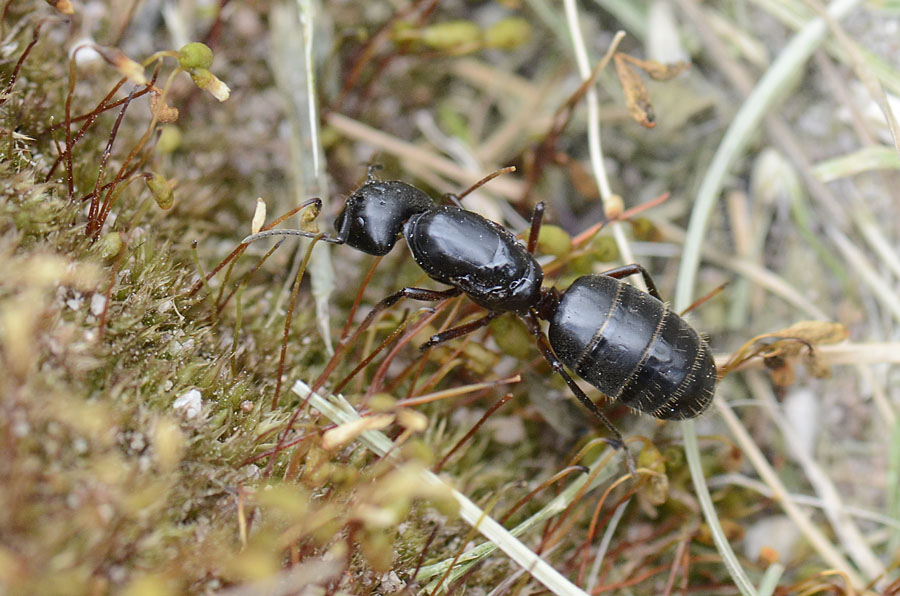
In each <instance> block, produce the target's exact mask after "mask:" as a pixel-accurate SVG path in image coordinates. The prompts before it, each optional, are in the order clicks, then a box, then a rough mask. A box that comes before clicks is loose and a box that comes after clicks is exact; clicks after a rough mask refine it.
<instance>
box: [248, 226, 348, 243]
mask: <svg viewBox="0 0 900 596" xmlns="http://www.w3.org/2000/svg"><path fill="white" fill-rule="evenodd" d="M272 236H302V237H304V238H316V237H319V239H320V240H321V241H322V242H331V243H332V244H343V243H344V241H343V240H341V239H339V238H332V237H331V236H322V235H321V233H313V232H306V231H304V230H292V229H284V230H266V231H265V232H259V233H257V234H251V235H249V236H247V237H246V238H244V239H243V240H241V244H250V243H251V242H256V241H257V240H262V239H263V238H271V237H272Z"/></svg>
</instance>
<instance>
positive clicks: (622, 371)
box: [243, 168, 716, 471]
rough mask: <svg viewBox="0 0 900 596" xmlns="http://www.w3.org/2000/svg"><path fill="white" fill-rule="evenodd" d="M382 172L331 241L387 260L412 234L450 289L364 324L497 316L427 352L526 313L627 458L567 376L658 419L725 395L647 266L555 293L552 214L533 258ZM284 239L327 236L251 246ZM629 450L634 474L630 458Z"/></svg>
mask: <svg viewBox="0 0 900 596" xmlns="http://www.w3.org/2000/svg"><path fill="white" fill-rule="evenodd" d="M372 170H373V168H370V169H369V176H368V179H367V180H366V182H365V183H364V184H363V185H362V186H361V187H360V188H359V189H357V190H356V191H355V192H354V193H353V194H352V195H350V197H349V198H348V199H347V202H346V204H345V205H344V208H343V210H342V211H341V213H340V214H339V215H338V217H337V219H336V220H335V228H336V229H337V235H336V236H333V237H332V236H322V237H321V239H322V240H324V241H326V242H331V243H334V244H347V245H348V246H351V247H353V248H356V249H357V250H361V251H363V252H365V253H368V254H371V255H385V254H387V253H388V252H390V251H391V249H392V248H393V247H394V244H396V242H397V240H398V238H399V237H400V236H401V235H402V236H403V237H404V238H406V243H407V245H408V246H409V249H410V251H411V252H412V255H413V258H414V259H415V261H416V263H418V265H419V266H420V267H421V268H422V270H423V271H425V273H426V274H428V276H429V277H431V278H432V279H434V280H436V281H439V282H441V283H443V284H447V285H449V286H451V287H450V288H449V289H447V290H428V289H423V288H409V287H408V288H403V289H402V290H400V291H398V292H396V293H394V294H391V295H390V296H388V297H387V298H385V299H383V300H382V301H381V302H379V303H378V304H377V305H376V306H375V308H374V309H373V312H372V313H370V315H369V316H368V317H367V318H366V322H365V323H363V325H366V324H368V323H369V322H371V321H372V320H373V314H374V313H377V312H380V311H381V310H384V309H386V308H388V307H390V306H391V305H393V304H394V303H396V302H397V301H399V300H400V299H402V298H412V299H414V300H423V301H432V302H435V301H440V300H444V299H446V298H451V297H453V296H458V295H460V294H466V295H467V296H468V297H469V298H470V299H471V300H472V301H473V302H475V303H476V304H478V305H480V306H482V307H484V308H485V309H487V311H488V312H487V314H486V315H484V316H483V317H481V318H479V319H476V320H475V321H472V322H470V323H466V324H464V325H460V326H458V327H454V328H452V329H448V330H446V331H444V332H442V333H438V334H436V335H433V336H432V337H431V338H430V339H429V340H428V341H427V342H425V343H424V344H423V345H422V346H421V349H422V350H426V349H428V348H430V347H433V346H436V345H438V344H440V343H443V342H445V341H448V340H451V339H455V338H457V337H461V336H463V335H466V334H468V333H471V332H473V331H475V330H477V329H479V328H481V327H484V326H485V325H487V324H488V323H489V322H490V321H491V320H492V319H494V318H496V317H498V316H500V315H501V314H503V313H506V312H512V313H515V314H516V315H518V316H519V317H521V318H522V320H523V321H524V322H525V324H526V325H527V326H528V329H529V330H530V332H531V333H532V335H534V336H535V339H536V342H537V346H538V349H539V350H540V352H541V354H543V356H544V358H545V359H546V360H547V362H549V363H550V366H551V368H552V369H553V370H554V371H556V372H557V373H559V374H560V375H561V376H562V378H563V379H564V380H565V381H566V384H567V385H568V386H569V388H570V389H571V390H572V393H574V394H575V397H576V398H578V400H579V401H580V402H581V403H582V404H584V406H585V407H586V408H587V409H588V410H590V411H591V413H592V414H594V415H595V416H596V417H597V418H598V419H600V421H602V422H603V424H604V425H605V426H606V427H607V428H608V429H609V430H610V432H611V433H612V434H613V436H614V439H612V440H609V443H610V444H611V445H613V446H614V447H616V448H622V449H624V446H625V442H624V440H623V438H622V435H621V433H619V431H618V430H617V429H616V428H615V427H614V426H613V425H612V423H611V422H610V421H609V420H608V419H607V418H606V416H605V415H604V414H603V412H602V411H601V410H600V408H599V407H598V406H597V404H595V403H594V402H593V401H591V399H590V398H588V396H587V395H585V393H584V391H582V390H581V388H580V387H579V386H578V385H577V384H576V383H575V381H574V379H572V377H571V376H570V375H569V373H568V372H566V369H565V367H564V366H563V365H566V366H568V367H570V368H572V369H573V370H574V371H575V372H576V373H577V374H578V375H579V376H580V377H581V378H583V379H584V380H586V381H587V382H589V383H590V384H591V385H593V386H594V387H596V388H597V389H599V390H600V391H601V392H603V393H604V394H605V395H607V396H608V397H610V398H611V399H618V400H620V401H622V402H623V403H624V404H626V405H628V406H630V407H632V408H634V409H636V410H639V411H641V412H644V413H647V414H650V415H651V416H655V417H656V418H661V419H666V420H671V419H685V418H693V417H695V416H697V415H699V414H700V413H701V412H703V411H704V410H705V409H706V408H707V407H708V406H709V404H710V402H711V401H712V398H713V394H714V393H715V385H716V366H715V363H714V362H713V358H712V353H711V351H710V349H709V346H708V345H707V343H706V341H704V340H703V338H701V337H700V335H699V334H698V333H697V332H696V331H695V330H694V329H693V328H692V327H691V326H690V325H688V324H687V322H685V320H684V319H682V318H681V317H680V316H679V315H678V314H676V313H674V312H672V311H671V310H669V308H668V306H666V304H665V303H664V302H663V301H662V299H661V298H660V296H659V292H658V291H657V290H656V285H655V284H654V283H653V279H652V278H651V277H650V275H649V274H648V273H647V271H646V270H645V269H644V268H643V267H642V266H640V265H637V264H632V265H625V266H624V267H618V268H615V269H611V270H609V271H606V272H604V273H601V274H599V275H585V276H583V277H580V278H578V279H577V280H575V282H574V283H573V284H572V285H571V286H570V287H569V288H568V289H567V290H565V291H564V292H560V291H558V290H557V289H556V288H550V289H544V288H542V287H541V283H542V281H543V278H544V272H543V270H542V269H541V266H540V265H539V264H538V262H537V261H536V260H535V259H534V256H533V254H534V251H535V247H536V245H537V241H538V233H539V231H540V227H541V221H542V219H543V214H544V204H543V203H538V204H537V205H536V206H535V209H534V213H533V215H532V218H531V229H530V231H529V235H528V245H527V247H526V246H522V244H521V243H520V242H519V241H518V240H517V239H516V237H515V235H513V234H512V233H511V232H510V231H509V230H507V229H506V228H504V227H503V226H501V225H499V224H497V223H494V222H493V221H490V220H488V219H486V218H484V217H482V216H481V215H478V214H477V213H474V212H472V211H467V210H466V209H464V208H463V207H462V205H461V204H460V201H459V198H460V197H457V196H454V195H449V198H450V199H451V200H452V201H453V202H454V204H452V205H440V206H439V205H436V204H435V202H434V201H433V200H432V199H431V197H429V196H428V195H427V194H426V193H425V192H423V191H422V190H419V189H418V188H416V187H414V186H411V185H409V184H406V183H405V182H400V181H381V180H378V179H376V178H375V177H374V175H373V172H372ZM498 173H499V172H498ZM498 173H495V174H493V175H491V176H489V177H487V178H485V179H484V180H482V181H480V182H478V183H477V184H476V185H474V186H473V187H472V188H470V189H469V190H468V191H467V193H468V192H471V190H473V189H474V188H477V187H479V186H481V185H482V184H484V183H485V182H486V181H488V180H490V179H491V178H493V177H494V176H496V175H497V174H498ZM275 235H298V236H306V237H314V236H316V234H312V233H310V232H305V231H300V230H270V231H267V232H261V233H259V234H255V235H252V236H248V237H247V238H245V239H244V240H243V242H244V243H249V242H253V241H254V240H257V239H259V238H264V237H267V236H275ZM320 236H321V235H320ZM637 273H640V274H641V275H642V276H643V278H644V281H645V282H646V284H647V287H648V290H649V293H648V292H643V291H641V290H639V289H637V288H635V287H634V286H632V285H630V284H626V283H624V282H622V281H619V280H620V279H622V278H624V277H627V276H630V275H634V274H637ZM540 320H546V321H549V322H550V326H549V335H547V334H544V332H543V330H542V329H541V324H540ZM624 451H625V457H626V462H627V464H628V467H629V470H631V471H633V470H634V464H633V462H632V460H631V456H630V453H629V452H628V450H627V449H624Z"/></svg>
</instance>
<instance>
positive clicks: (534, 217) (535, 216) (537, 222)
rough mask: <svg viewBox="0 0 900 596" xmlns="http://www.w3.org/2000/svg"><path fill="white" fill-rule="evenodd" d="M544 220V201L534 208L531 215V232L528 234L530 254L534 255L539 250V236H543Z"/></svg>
mask: <svg viewBox="0 0 900 596" xmlns="http://www.w3.org/2000/svg"><path fill="white" fill-rule="evenodd" d="M543 220H544V201H541V202H540V203H538V204H537V205H535V206H534V211H533V212H532V214H531V230H530V231H529V232H528V253H529V254H532V255H533V254H534V249H535V248H537V243H538V236H540V234H541V222H542V221H543Z"/></svg>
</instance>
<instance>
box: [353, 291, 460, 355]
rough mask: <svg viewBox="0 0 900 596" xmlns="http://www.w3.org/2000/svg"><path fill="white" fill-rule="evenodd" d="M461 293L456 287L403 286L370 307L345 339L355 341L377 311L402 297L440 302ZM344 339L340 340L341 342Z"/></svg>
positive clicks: (372, 319) (391, 304) (376, 314)
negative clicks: (354, 329) (441, 288)
mask: <svg viewBox="0 0 900 596" xmlns="http://www.w3.org/2000/svg"><path fill="white" fill-rule="evenodd" d="M460 294H462V290H459V289H457V288H450V289H449V290H426V289H424V288H403V289H402V290H400V291H399V292H394V293H393V294H391V295H390V296H388V297H387V298H384V299H383V300H382V301H381V302H379V303H378V304H376V305H375V306H374V307H372V310H371V311H369V314H367V315H366V318H365V319H363V322H362V323H360V325H359V327H358V328H357V329H356V331H354V332H353V335H352V336H350V338H349V339H348V340H347V343H348V344H350V343H353V342H354V341H356V338H357V337H359V335H360V334H361V333H362V332H363V331H365V330H366V329H368V327H369V325H371V324H372V322H373V321H374V320H375V317H377V316H378V314H379V313H381V312H383V311H385V310H387V309H388V308H390V307H392V306H393V305H395V304H396V303H397V302H399V301H400V300H402V299H403V298H410V299H412V300H421V301H423V302H440V301H441V300H444V299H446V298H453V297H455V296H459V295H460ZM343 341H344V340H341V342H342V343H343Z"/></svg>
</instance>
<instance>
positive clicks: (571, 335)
mask: <svg viewBox="0 0 900 596" xmlns="http://www.w3.org/2000/svg"><path fill="white" fill-rule="evenodd" d="M549 338H550V344H551V345H552V346H553V350H554V351H555V352H556V354H557V356H558V357H559V359H560V360H562V362H563V363H565V364H566V365H567V366H569V367H570V368H572V369H574V370H575V372H577V373H578V376H580V377H581V378H583V379H584V380H586V381H588V382H589V383H590V384H591V385H593V386H594V387H596V388H597V389H599V390H600V391H601V392H603V393H604V394H605V395H607V396H608V397H610V398H611V399H618V400H620V401H622V402H623V403H625V404H626V405H628V406H630V407H632V408H634V409H636V410H639V411H641V412H644V413H647V414H650V415H652V416H655V417H657V418H662V419H684V418H693V417H694V416H697V415H699V414H700V413H701V412H703V411H704V410H705V409H706V408H707V407H708V406H709V404H710V402H711V401H712V398H713V394H714V392H715V385H716V367H715V363H714V362H713V359H712V354H711V352H710V349H709V346H708V345H707V343H706V342H705V341H704V340H703V338H701V337H700V336H699V335H698V334H697V332H696V331H695V330H694V329H693V328H692V327H691V326H690V325H688V324H687V322H685V320H684V319H682V318H681V317H680V316H678V315H677V314H675V313H674V312H672V311H671V310H669V309H668V308H667V307H666V305H665V304H663V303H662V302H661V301H660V300H658V299H656V298H654V297H653V296H651V295H650V294H648V293H646V292H642V291H640V290H638V289H637V288H635V287H634V286H631V285H629V284H626V283H624V282H621V281H619V280H617V279H614V278H612V277H608V276H604V275H587V276H584V277H581V278H579V279H577V280H576V281H575V282H574V283H573V284H572V285H571V286H570V287H569V289H567V290H566V291H565V292H564V293H563V294H562V297H561V298H560V302H559V306H558V307H557V309H556V312H555V313H554V314H553V316H552V317H551V319H550V330H549Z"/></svg>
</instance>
